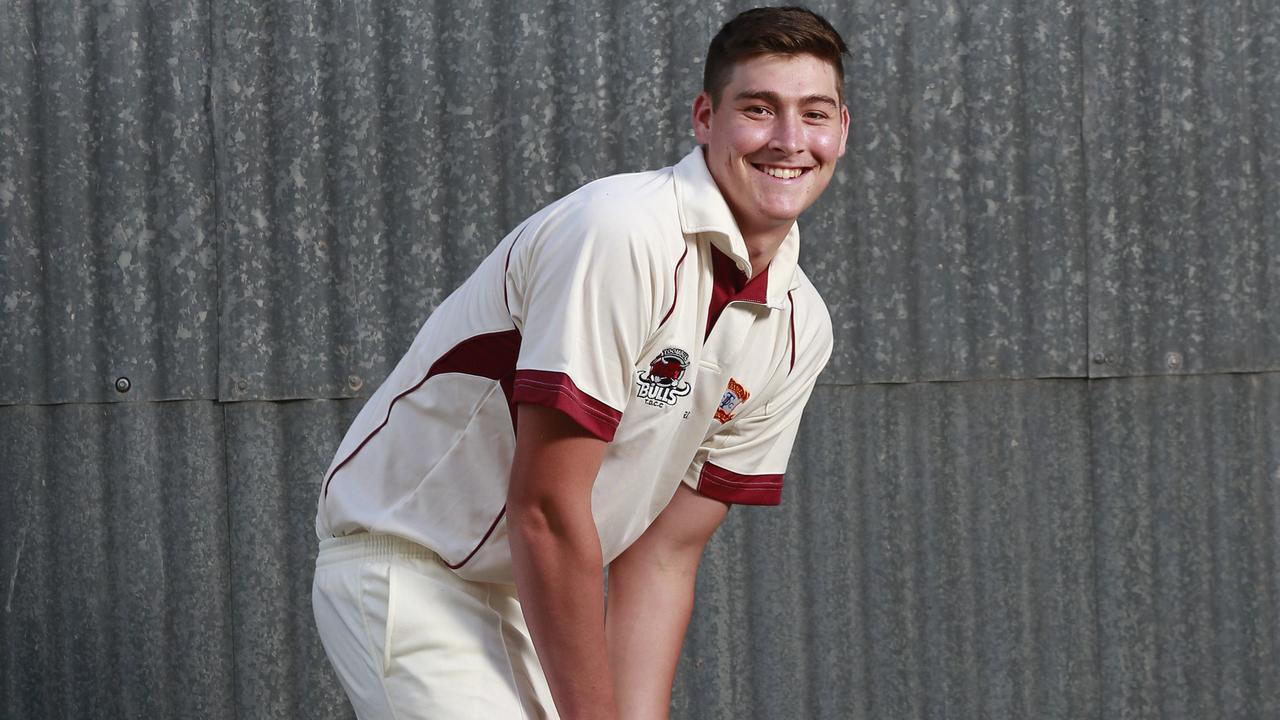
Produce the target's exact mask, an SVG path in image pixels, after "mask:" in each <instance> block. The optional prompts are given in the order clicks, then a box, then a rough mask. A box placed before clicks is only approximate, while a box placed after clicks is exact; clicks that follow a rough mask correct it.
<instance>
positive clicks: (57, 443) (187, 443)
mask: <svg viewBox="0 0 1280 720" xmlns="http://www.w3.org/2000/svg"><path fill="white" fill-rule="evenodd" d="M0 438H3V439H4V440H3V442H0V497H4V498H5V501H4V502H3V504H0V536H3V538H4V544H3V550H2V551H0V578H3V585H2V586H0V592H3V598H4V603H3V607H2V609H0V610H2V611H0V647H2V648H3V650H2V651H0V652H3V656H2V658H3V659H2V661H0V662H2V663H3V665H2V667H0V717H4V718H13V719H14V720H18V719H19V718H21V719H22V720H37V719H39V718H126V717H127V718H179V717H181V718H219V717H231V716H232V713H233V711H234V708H233V706H232V652H231V636H232V626H233V623H234V622H235V619H234V617H233V616H232V614H231V607H230V602H229V600H230V597H229V590H228V589H229V587H230V568H229V564H228V562H227V546H228V545H227V543H228V538H227V494H226V489H225V487H226V486H225V484H224V483H225V481H224V465H223V434H222V410H221V409H220V408H219V407H217V406H216V405H214V404H213V403H210V402H182V403H126V404H99V405H60V406H55V407H32V406H24V407H4V408H0Z"/></svg>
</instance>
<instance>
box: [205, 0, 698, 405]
mask: <svg viewBox="0 0 1280 720" xmlns="http://www.w3.org/2000/svg"><path fill="white" fill-rule="evenodd" d="M216 13H217V15H216V22H215V25H216V28H215V35H216V37H217V38H218V39H217V48H218V53H219V57H220V59H221V62H220V63H219V66H218V73H217V74H218V79H217V82H216V84H215V91H216V93H217V94H216V96H215V104H216V106H217V107H218V112H217V118H218V119H217V128H218V140H219V142H218V147H219V152H220V159H219V177H220V187H221V188H222V195H221V197H222V212H223V215H224V217H225V218H226V219H227V221H228V226H227V229H226V234H225V235H224V237H223V252H222V254H221V266H222V272H223V288H222V290H223V294H222V297H221V307H222V325H221V331H222V344H221V349H222V375H221V384H220V396H221V397H223V398H224V399H236V400H243V399H252V398H272V399H274V398H300V397H347V396H352V395H362V394H368V392H370V390H371V387H370V386H372V385H374V384H376V383H377V382H378V381H380V380H381V379H382V377H383V376H384V375H385V374H386V372H387V370H388V369H389V367H390V363H394V362H395V361H396V360H397V359H398V358H399V355H400V354H401V353H402V352H403V350H404V349H405V348H406V347H407V346H408V343H409V341H410V340H411V339H412V337H413V335H414V333H415V332H416V330H417V328H418V326H419V325H420V324H421V323H422V321H423V319H425V317H426V316H427V314H429V312H430V310H431V309H433V308H434V307H435V306H436V305H438V304H439V303H440V302H441V301H442V300H443V299H444V297H445V296H446V295H447V294H448V293H449V292H450V291H452V290H453V288H454V287H456V286H457V285H458V284H459V283H460V282H461V281H462V280H463V279H464V278H465V277H466V276H467V275H468V274H469V273H470V271H471V270H472V269H473V268H474V267H475V266H476V265H477V264H478V263H479V261H480V259H481V258H482V257H484V256H485V255H486V254H487V253H488V252H489V250H490V249H492V247H493V246H495V245H496V244H497V242H498V240H499V239H500V238H501V237H502V236H503V235H504V234H505V233H506V232H507V231H508V230H509V229H510V228H511V227H512V226H514V225H515V224H516V223H517V222H519V220H520V219H522V218H523V217H525V216H527V215H529V214H531V213H533V212H534V211H535V210H537V209H538V208H539V207H540V206H541V205H543V204H545V203H547V202H549V201H551V200H552V199H554V198H555V197H557V196H558V195H560V194H563V193H565V192H567V191H569V190H571V189H573V188H575V187H577V186H579V185H581V184H582V183H584V182H587V181H588V180H591V179H594V178H596V177H598V176H600V175H603V174H608V173H612V172H619V171H622V170H624V169H626V170H636V169H642V168H646V167H657V166H661V165H663V164H666V163H669V162H672V161H673V160H675V159H677V158H678V157H679V154H680V153H681V152H684V151H686V150H687V149H688V148H689V147H691V141H690V140H689V139H688V138H689V132H688V120H687V118H685V114H686V113H687V108H686V107H685V102H686V99H687V100H692V97H693V94H694V93H695V91H696V87H697V85H696V80H695V77H696V75H697V72H699V69H698V68H696V67H685V63H678V64H677V63H676V62H675V60H674V59H673V58H672V57H671V56H670V53H671V50H672V46H673V45H675V46H677V47H680V46H683V47H680V50H681V52H680V54H679V55H677V57H683V56H685V55H687V54H691V53H693V52H694V49H693V48H694V46H695V45H699V46H700V45H701V44H704V43H705V42H706V40H707V36H706V34H705V33H706V29H705V28H702V27H696V28H692V29H691V28H690V27H689V26H688V24H687V23H684V22H677V19H676V17H677V16H675V15H673V14H672V13H671V11H669V10H667V9H663V8H660V7H654V6H647V5H628V6H625V7H624V6H617V7H615V6H614V4H612V3H565V4H558V5H551V6H544V5H537V6H536V7H528V8H523V9H521V10H519V11H514V10H512V9H510V8H509V7H507V6H505V5H499V4H494V5H492V6H487V5H481V6H473V7H466V6H462V5H454V4H450V3H435V2H425V1H423V2H401V3H394V4H391V3H388V4H378V5H374V6H370V5H367V4H364V3H358V2H357V3H337V4H333V3H314V2H291V3H277V2H263V1H262V0H252V1H250V0H243V1H242V0H230V1H228V2H225V3H219V7H218V9H217V11H216ZM619 23H625V24H626V25H625V27H626V28H631V27H646V28H649V30H648V31H646V32H645V33H643V34H640V33H634V32H631V31H630V30H624V29H623V27H621V26H619ZM694 38H696V40H695V39H694ZM697 52H702V50H698V51H697ZM677 65H678V67H679V72H677V70H676V66H677ZM677 84H678V85H680V86H681V87H680V88H679V89H678V90H677V89H674V88H673V86H674V85H677ZM672 98H680V99H679V101H678V102H676V101H674V100H673V99H672ZM673 108H676V109H674V110H673ZM673 113H674V114H675V115H676V116H677V117H678V120H677V118H673V117H672V115H673Z"/></svg>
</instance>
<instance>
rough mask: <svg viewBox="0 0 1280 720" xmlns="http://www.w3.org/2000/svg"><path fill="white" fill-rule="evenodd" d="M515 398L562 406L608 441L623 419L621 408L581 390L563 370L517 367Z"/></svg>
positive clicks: (596, 434)
mask: <svg viewBox="0 0 1280 720" xmlns="http://www.w3.org/2000/svg"><path fill="white" fill-rule="evenodd" d="M511 400H512V402H513V403H517V404H519V403H532V404H534V405H543V406H545V407H549V408H554V409H556V410H559V411H560V412H562V413H564V414H565V415H568V416H569V417H570V418H572V419H573V421H574V422H576V423H578V424H579V425H581V426H582V427H583V429H585V430H586V431H587V432H589V433H591V434H592V435H595V436H596V437H598V438H600V439H601V440H604V441H605V442H612V441H613V434H614V432H616V431H617V429H618V423H619V422H621V421H622V413H621V412H619V411H618V410H614V409H613V408H611V407H609V406H608V405H606V404H605V403H603V402H601V401H599V400H597V399H596V398H593V397H591V396H590V395H588V394H587V393H585V392H583V391H581V390H579V389H578V386H577V385H574V384H573V380H572V379H570V378H569V376H568V375H566V374H564V373H562V372H548V371H546V370H517V371H516V380H515V386H514V389H513V392H512V394H511Z"/></svg>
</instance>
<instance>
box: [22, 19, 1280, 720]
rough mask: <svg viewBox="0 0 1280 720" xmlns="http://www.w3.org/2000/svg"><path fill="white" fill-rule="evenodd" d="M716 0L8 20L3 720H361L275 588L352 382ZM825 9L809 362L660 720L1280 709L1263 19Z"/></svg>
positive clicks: (679, 131) (405, 336) (297, 586)
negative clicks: (827, 140) (828, 155)
mask: <svg viewBox="0 0 1280 720" xmlns="http://www.w3.org/2000/svg"><path fill="white" fill-rule="evenodd" d="M746 6H747V3H741V2H734V3H722V2H711V3H705V4H692V3H689V4H684V3H681V4H675V5H655V4H649V3H611V2H602V1H600V0H587V1H585V2H576V3H568V2H556V3H549V4H535V3H527V4H521V5H518V6H516V7H509V6H508V5H506V4H500V3H493V2H489V3H485V2H477V3H470V4H459V3H450V2H440V1H439V0H431V1H428V0H388V1H387V2H379V3H370V2H364V1H358V0H344V1H343V2H338V3H324V2H317V1H316V0H296V1H295V0H290V1H288V2H268V0H214V1H213V2H209V3H204V2H199V3H196V2H185V1H179V2H166V3H142V2H128V1H116V2H101V3H88V2H62V3H54V2H49V3H46V2H37V1H35V0H23V1H19V2H10V3H5V4H3V5H0V63H2V65H0V372H2V373H3V376H4V377H5V378H6V380H7V382H6V383H5V384H4V385H3V387H2V388H0V497H5V498H7V500H6V501H4V502H2V503H0V534H2V535H3V537H5V538H6V540H7V542H6V545H5V547H6V550H5V551H4V552H0V583H3V584H0V593H3V599H4V601H5V602H4V605H3V612H0V641H3V647H4V650H3V654H2V655H0V662H2V665H0V717H4V718H10V717H13V718H23V719H24V720H25V719H26V718H43V717H104V718H107V717H242V718H250V717H253V718H257V717H261V718H293V717H315V718H338V717H349V716H350V715H349V713H350V711H349V708H347V707H346V705H345V701H344V700H343V699H342V697H341V694H340V691H339V690H338V687H337V684H336V681H335V679H334V678H333V675H332V672H331V671H330V669H329V668H328V666H327V664H326V663H325V662H324V660H323V656H322V652H321V650H320V647H319V644H318V640H317V639H316V637H315V635H314V630H313V627H312V620H311V614H310V608H309V599H308V587H307V585H308V581H309V576H310V568H311V562H312V559H313V557H314V552H315V548H314V539H313V531H312V527H311V516H312V512H313V508H314V500H315V492H316V488H317V485H318V479H319V474H320V473H321V472H322V471H323V468H324V467H325V465H326V464H327V462H328V461H329V456H330V454H331V453H332V450H333V448H334V446H335V445H336V443H337V439H338V437H339V436H340V435H341V433H342V431H343V429H344V428H345V426H346V423H347V422H348V421H349V420H350V418H351V416H352V415H353V414H354V412H355V411H356V410H357V409H358V407H359V406H360V403H361V402H362V401H361V400H360V399H359V398H360V397H362V396H367V395H368V394H369V393H370V392H371V391H372V390H373V388H374V387H376V385H377V383H378V382H379V381H380V379H381V378H382V377H383V375H384V374H385V373H386V372H387V370H388V368H389V367H390V365H391V363H393V362H395V360H396V359H397V358H398V357H399V355H400V353H401V352H403V350H404V348H405V347H407V345H408V343H409V340H410V339H411V338H412V336H413V334H414V332H415V331H416V329H417V327H418V326H419V324H420V323H421V321H422V320H423V318H424V317H425V316H426V314H427V313H428V312H429V311H430V310H431V309H432V308H434V307H435V306H436V305H438V304H439V302H440V301H441V300H442V299H443V298H444V297H445V295H446V294H447V293H448V292H450V291H451V290H452V288H453V287H455V286H456V285H457V284H458V283H459V282H460V281H461V280H462V279H463V278H464V277H466V275H467V274H468V273H469V272H470V270H471V269H472V267H473V266H474V265H475V264H476V263H477V261H478V260H479V258H481V257H482V256H483V255H484V254H485V253H486V252H487V251H488V250H489V248H491V247H492V246H493V245H494V244H496V242H497V241H498V239H499V238H500V236H501V235H502V234H503V233H504V232H505V231H506V230H507V229H508V228H510V227H512V226H513V225H514V224H516V223H517V222H518V221H519V220H520V219H521V218H523V217H524V216H526V215H528V214H529V213H531V212H533V211H534V210H536V209H537V208H538V207H539V206H541V205H542V204H543V203H545V202H548V201H549V200H551V199H553V198H555V197H557V196H559V195H561V194H563V193H564V192H567V191H569V190H571V189H573V188H575V187H577V186H578V185H580V184H582V183H584V182H586V181H588V180H591V179H593V178H595V177H598V176H601V175H604V174H608V173H612V172H620V171H630V170H636V169H643V168H652V167H658V166H661V165H664V164H667V163H670V162H672V161H674V160H676V159H678V158H679V157H680V156H681V155H682V154H683V153H684V152H685V151H687V149H689V148H690V147H691V145H692V141H691V138H690V135H689V133H688V131H687V126H688V101H689V100H691V99H692V97H693V95H694V93H695V92H696V90H697V89H698V87H699V83H700V70H701V69H700V67H699V64H700V62H701V58H702V55H703V53H704V51H705V46H706V42H707V40H708V39H709V38H710V37H711V35H712V34H713V33H714V32H715V30H716V28H717V27H718V25H719V23H720V22H721V21H722V20H723V19H724V18H726V17H728V16H729V15H731V14H733V12H736V11H737V10H740V9H743V8H745V7H746ZM815 7H817V9H819V10H820V11H823V12H824V13H825V14H827V15H828V17H829V18H831V20H832V21H833V22H834V23H835V24H836V26H837V27H839V28H841V29H843V30H845V31H846V32H847V36H848V37H849V39H850V41H851V43H850V44H851V45H852V48H853V53H852V56H851V58H850V59H849V61H848V63H847V65H846V67H847V75H848V77H847V81H846V86H845V92H846V96H847V98H848V100H849V103H850V108H851V111H852V115H853V122H852V126H851V131H850V144H849V154H848V155H847V156H846V158H845V159H844V161H843V163H842V165H841V167H840V169H839V171H838V172H837V174H836V177H835V179H834V181H833V183H832V186H831V188H830V189H829V191H828V192H827V194H826V195H825V196H824V197H823V198H822V200H821V201H820V203H819V204H818V206H816V207H815V208H814V209H813V210H812V211H811V212H810V213H809V215H808V216H807V217H806V218H805V219H804V222H803V223H802V226H803V230H804V238H805V248H804V252H803V257H802V262H803V263H804V265H805V267H806V268H807V270H808V271H809V274H810V275H811V277H813V279H814V281H815V284H816V285H817V286H818V287H819V288H820V289H821V290H822V291H823V293H824V296H825V297H826V299H827V301H828V303H829V304H830V306H831V310H832V316H833V322H834V326H835V332H836V350H835V355H834V357H833V359H832V362H831V366H830V367H829V369H828V371H827V373H826V374H825V375H824V376H823V378H822V382H821V383H820V385H819V387H818V389H817V390H816V392H815V395H814V400H813V402H812V403H811V407H810V409H809V412H808V414H807V416H806V417H807V419H806V424H805V428H804V430H803V431H802V435H801V440H800V442H799V443H798V445H797V448H796V451H795V454H794V458H793V461H792V468H791V471H790V472H789V476H788V489H787V491H786V495H785V500H784V505H783V506H782V507H781V508H777V509H771V510H763V509H746V508H743V509H737V510H735V511H734V512H732V513H731V514H730V519H729V521H728V522H727V524H726V526H725V527H724V528H723V529H722V530H721V532H720V533H719V534H718V536H717V537H716V539H715V540H714V541H713V543H712V546H711V547H710V548H709V550H708V553H707V556H706V559H705V561H704V567H703V572H702V575H701V577H700V581H699V603H698V605H697V608H696V610H695V618H694V621H693V625H692V627H691V630H690V634H689V638H688V642H687V644H686V648H685V653H684V656H683V657H682V659H681V665H680V674H679V678H678V681H677V687H676V693H675V699H674V703H673V705H674V712H675V716H676V717H680V718H709V717H710V718H715V717H761V718H781V717H787V718H791V717H803V718H810V717H812V718H867V719H868V720H873V719H874V720H878V719H880V718H895V719H896V718H936V717H966V718H967V717H1011V718H1013V717H1019V718H1020V717H1045V718H1064V719H1067V718H1080V717H1105V718H1111V717H1134V718H1156V717H1159V718H1172V719H1175V720H1177V719H1180V718H1186V719H1187V720H1192V719H1195V720H1201V719H1202V718H1224V719H1226V718H1233V719H1234V718H1259V719H1267V720H1270V718H1274V717H1277V716H1280V580H1278V579H1277V578H1280V567H1278V562H1280V561H1278V558H1277V552H1278V550H1277V548H1280V447H1278V446H1277V441H1276V440H1275V428H1276V427H1277V423H1278V422H1280V386H1278V384H1280V374H1277V373H1275V372H1274V371H1275V370H1277V369H1280V328H1278V327H1277V324H1276V323H1277V322H1280V321H1277V317H1280V306H1278V305H1277V302H1278V301H1277V299H1276V298H1277V297H1280V292H1277V291H1276V290H1275V289H1274V288H1275V286H1276V284H1277V282H1280V260H1277V258H1280V202H1278V200H1277V193H1280V190H1277V188H1280V155H1277V154H1276V153H1275V152H1274V148H1275V147H1277V146H1280V71H1277V68H1280V5H1277V4H1275V3H1259V2H1247V1H1245V0H1238V1H1236V2H1225V3H1209V2H1201V1H1200V0H1162V1H1161V2H1148V1H1147V0H1123V1H1122V2H1096V1H1091V2H1086V3H1062V2H1057V1H1051V0H1030V1H1029V2H1022V3H1006V2H976V3H970V4H959V3H955V2H948V1H946V0H890V1H887V2H871V1H869V0H859V1H858V2H855V3H847V4H837V3H819V4H817V5H816V6H815ZM1162 375H1165V376H1173V375H1185V377H1158V376H1162ZM1089 376H1091V377H1093V378H1095V379H1093V380H1088V379H1085V378H1086V377H1089ZM1135 376H1147V377H1135ZM1153 376H1154V377H1153ZM120 377H128V378H129V380H130V386H129V390H128V392H125V393H120V392H118V391H117V390H116V389H115V387H114V384H115V381H116V379H117V378H120ZM938 380H946V381H957V382H931V381H938ZM330 398H331V399H333V400H329V399H330ZM290 399H300V401H298V402H282V401H284V400H290ZM160 400H177V401H179V402H156V401H160ZM120 401H123V402H120ZM118 402H120V404H115V403H118ZM94 403H100V404H94Z"/></svg>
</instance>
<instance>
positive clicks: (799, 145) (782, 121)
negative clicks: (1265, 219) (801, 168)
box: [769, 113, 804, 155]
mask: <svg viewBox="0 0 1280 720" xmlns="http://www.w3.org/2000/svg"><path fill="white" fill-rule="evenodd" d="M803 148H804V127H803V125H802V123H801V122H800V118H798V117H795V116H794V115H792V114H790V113H782V114H780V115H778V119H777V120H776V121H774V124H773V136H772V137H770V138H769V149H770V150H780V151H782V152H785V153H786V154H788V155H793V154H795V153H797V152H800V150H802V149H803Z"/></svg>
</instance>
